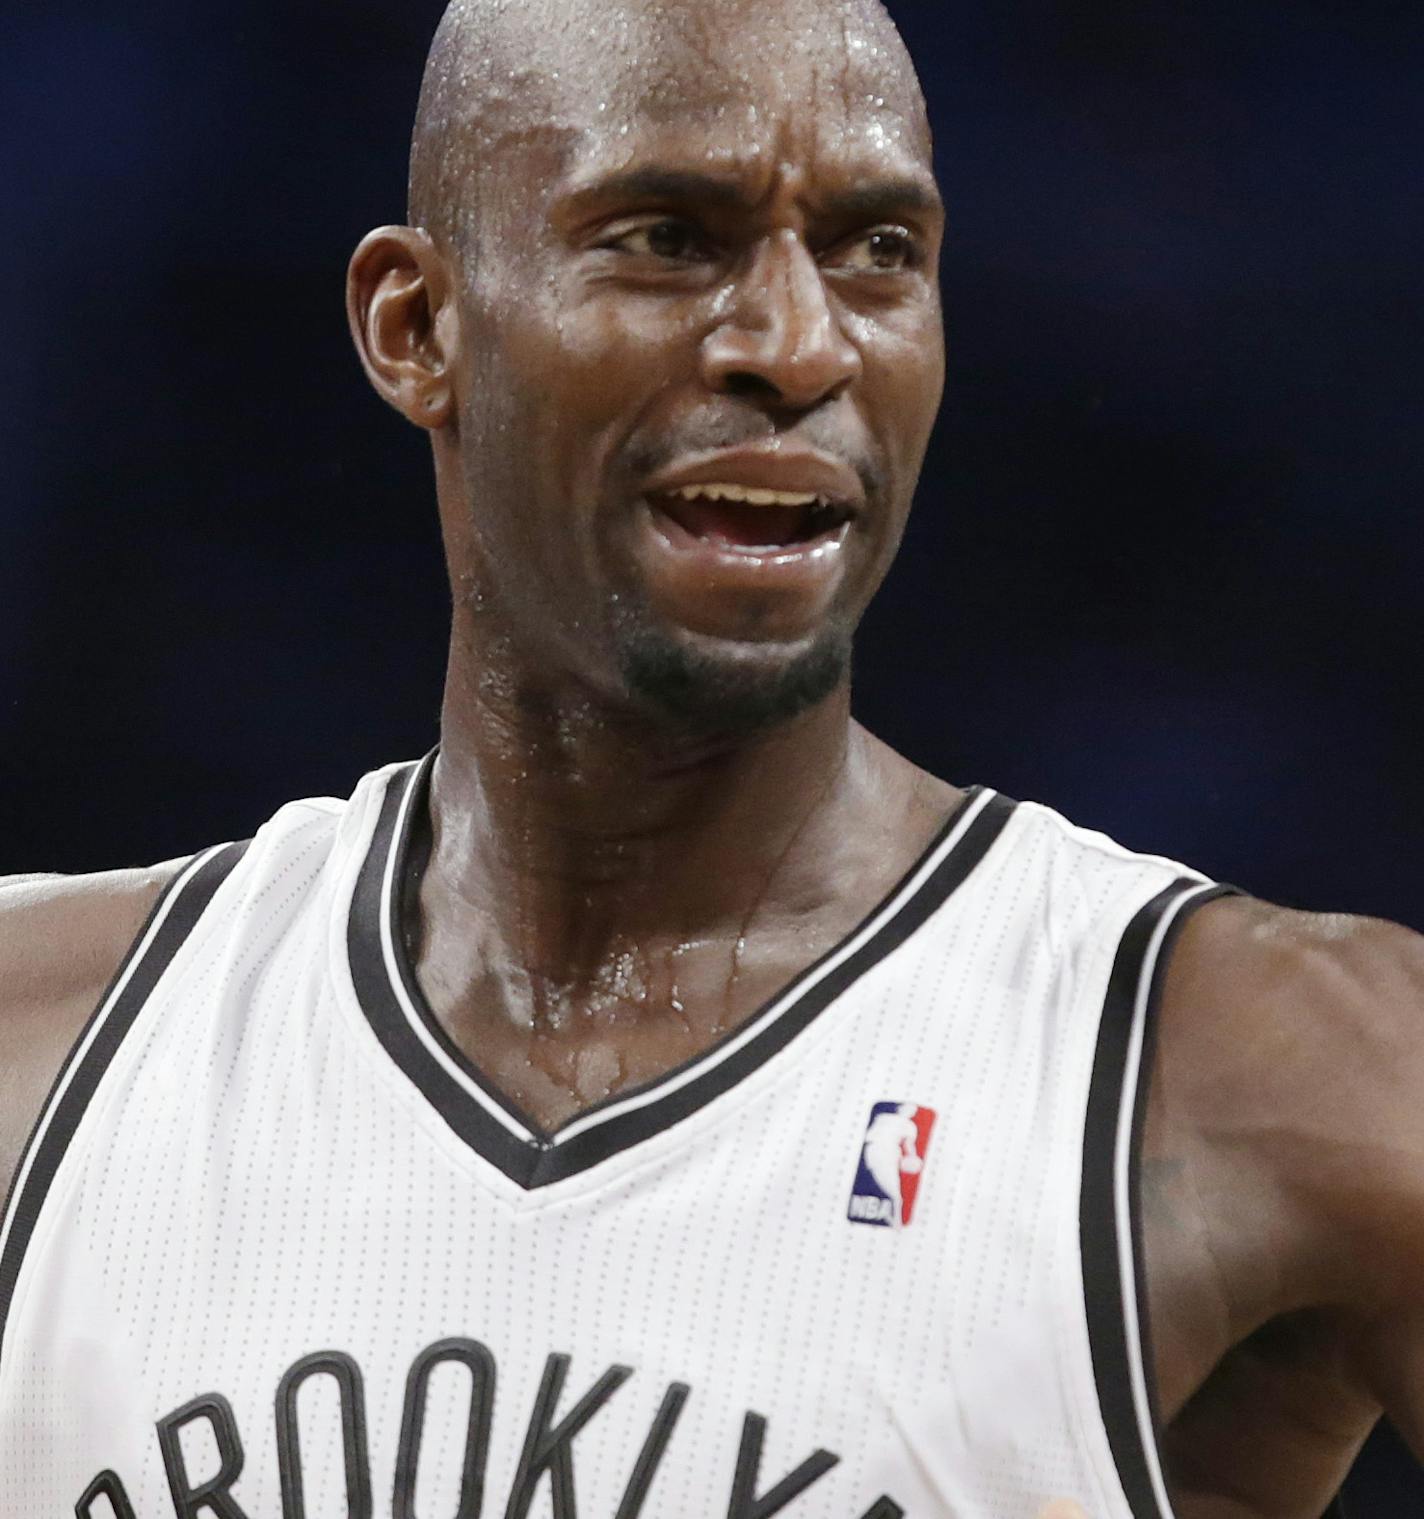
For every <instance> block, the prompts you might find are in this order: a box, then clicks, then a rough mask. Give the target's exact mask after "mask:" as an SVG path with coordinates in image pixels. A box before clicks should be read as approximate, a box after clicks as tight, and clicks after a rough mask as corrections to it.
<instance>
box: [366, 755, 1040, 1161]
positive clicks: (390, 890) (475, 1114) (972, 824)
mask: <svg viewBox="0 0 1424 1519" xmlns="http://www.w3.org/2000/svg"><path fill="white" fill-rule="evenodd" d="M434 763H435V754H434V752H432V753H431V754H429V755H427V756H426V757H425V759H424V760H422V761H419V762H418V763H415V764H412V765H410V766H407V767H406V768H405V769H403V770H397V771H395V772H393V773H392V775H391V777H390V779H389V781H388V783H387V787H386V792H385V795H384V797H383V798H382V801H381V804H380V814H379V817H378V819H377V822H376V827H375V832H374V834H373V836H372V839H371V843H370V846H369V848H368V850H367V853H366V857H365V860H364V862H363V864H362V866H361V870H360V874H359V875H358V877H357V881H356V887H355V892H354V894H353V897H352V902H351V913H350V918H349V920H348V924H347V948H348V952H349V955H350V963H351V975H352V980H353V982H354V984H355V988H356V995H357V998H358V999H359V1001H360V1004H361V1009H362V1012H363V1013H364V1014H365V1016H366V1018H367V1020H368V1021H369V1022H370V1024H371V1027H372V1029H373V1030H374V1031H375V1034H376V1036H377V1038H378V1039H379V1040H380V1042H381V1044H382V1045H383V1046H384V1047H385V1049H386V1052H387V1053H388V1054H389V1055H390V1057H391V1059H392V1060H394V1061H395V1062H396V1064H397V1065H399V1066H400V1067H401V1069H402V1070H403V1071H404V1072H405V1073H406V1075H407V1076H409V1077H410V1079H411V1080H412V1081H413V1082H414V1083H415V1084H416V1086H417V1087H419V1088H420V1090H421V1092H422V1093H424V1095H425V1097H426V1098H427V1099H428V1100H429V1102H430V1103H431V1104H432V1106H434V1108H435V1109H436V1111H437V1112H438V1113H439V1114H440V1116H441V1117H442V1118H443V1119H444V1120H445V1122H446V1123H447V1124H449V1126H450V1127H451V1128H452V1129H453V1130H454V1131H455V1133H456V1134H458V1135H459V1136H460V1138H461V1139H463V1140H464V1141H465V1143H466V1144H468V1145H469V1146H470V1147H471V1148H472V1149H474V1150H475V1151H477V1152H478V1153H479V1154H480V1155H482V1156H483V1157H484V1158H485V1159H486V1160H487V1161H489V1162H490V1164H492V1165H494V1166H496V1167H497V1168H498V1169H499V1170H500V1171H502V1172H503V1173H504V1174H505V1175H506V1176H507V1177H509V1179H510V1180H511V1181H513V1182H515V1183H516V1184H517V1185H519V1186H521V1187H523V1188H525V1189H526V1190H528V1191H534V1190H537V1189H538V1188H541V1187H547V1186H549V1185H551V1184H552V1183H554V1182H557V1181H562V1180H564V1179H565V1178H567V1177H570V1176H574V1175H576V1174H577V1173H579V1172H581V1171H586V1170H588V1169H589V1167H591V1166H596V1165H598V1164H599V1163H600V1162H601V1161H604V1160H606V1159H608V1158H609V1157H610V1156H613V1155H616V1154H619V1153H621V1152H622V1151H624V1150H627V1149H629V1148H631V1147H632V1146H634V1145H637V1144H639V1143H641V1142H642V1141H644V1140H647V1139H650V1138H652V1137H653V1136H654V1135H657V1134H660V1133H662V1132H664V1131H665V1130H666V1129H668V1128H670V1127H672V1125H674V1124H676V1123H678V1122H680V1121H681V1120H682V1119H684V1118H686V1117H688V1116H689V1115H690V1114H692V1113H694V1112H697V1111H698V1110H699V1109H701V1108H704V1107H706V1106H707V1104H708V1103H710V1102H712V1101H714V1100H715V1099H716V1098H717V1097H719V1096H720V1095H721V1094H722V1093H724V1092H726V1091H728V1090H730V1089H731V1088H732V1087H734V1086H736V1085H737V1084H738V1083H739V1082H740V1081H742V1080H743V1079H744V1078H745V1077H747V1076H749V1075H750V1074H751V1073H752V1072H753V1071H755V1070H757V1069H759V1068H760V1067H761V1066H763V1065H764V1064H765V1063H766V1062H767V1061H768V1060H770V1059H771V1057H772V1056H773V1055H775V1054H776V1053H777V1052H778V1051H779V1050H782V1049H784V1048H785V1047H786V1045H788V1044H789V1043H790V1042H791V1041H792V1040H793V1039H794V1038H795V1037H796V1036H797V1035H798V1034H800V1033H801V1032H802V1031H803V1030H804V1029H806V1028H807V1027H808V1026H809V1025H810V1024H811V1023H812V1022H814V1020H815V1019H816V1018H817V1017H818V1016H819V1015H820V1014H821V1013H822V1012H824V1011H825V1009H826V1008H828V1007H829V1006H830V1005H831V1004H832V1003H833V1002H834V1001H835V1000H836V999H837V998H838V997H840V996H841V995H842V994H843V993H844V992H845V991H846V990H847V989H848V988H849V987H850V986H852V985H853V984H854V983H855V982H856V981H857V980H859V979H860V977H862V976H863V975H865V974H866V972H867V971H869V970H870V969H871V968H872V967H873V966H875V965H877V964H878V963H879V962H880V961H882V960H883V959H885V957H886V956H887V955H889V954H890V953H891V952H892V951H893V950H895V949H896V948H898V946H900V945H901V944H903V943H904V942H905V940H906V939H908V938H909V937H910V935H911V934H913V933H914V932H915V930H916V929H917V928H919V927H920V926H921V925H922V924H923V923H924V922H925V921H926V920H927V919H928V918H929V917H930V916H931V915H932V914H933V913H934V912H935V911H936V910H937V909H938V908H939V907H940V906H941V905H942V904H943V903H944V902H945V900H946V899H947V898H948V897H949V895H950V894H951V893H952V892H953V891H954V890H955V889H956V888H957V887H958V886H959V885H960V884H961V883H962V882H963V881H964V880H965V879H966V878H967V877H968V875H969V874H970V872H971V871H972V870H973V869H974V868H975V866H976V865H977V864H978V863H979V862H980V860H982V859H983V858H984V856H985V854H987V853H988V851H989V848H990V846H991V845H992V844H993V842H994V840H995V839H996V838H997V837H998V836H999V834H1000V832H1001V831H1002V830H1003V827H1004V824H1005V823H1006V822H1007V821H1008V818H1009V815H1010V814H1011V813H1012V811H1013V808H1014V804H1013V803H1012V802H1010V801H1008V800H1007V799H1006V798H1004V797H1002V796H1000V795H998V794H997V793H996V792H993V791H989V790H987V789H985V788H983V787H974V788H973V789H971V790H970V791H969V792H968V793H966V795H965V797H964V800H963V801H962V802H961V803H960V805H959V806H958V807H957V808H956V809H955V811H954V812H953V813H952V814H951V815H950V817H949V818H948V819H947V820H946V821H945V823H944V825H943V826H942V827H941V828H940V830H939V832H938V833H937V834H936V835H935V837H934V839H933V840H932V841H931V843H930V844H929V846H928V847H927V848H926V849H925V850H924V852H923V853H922V854H921V856H920V858H919V859H918V860H917V861H916V863H915V864H914V865H913V866H912V867H911V868H910V870H909V871H908V872H907V873H906V874H905V875H904V876H903V877H902V878H901V880H900V882H899V884H898V885H897V886H895V887H894V888H893V889H892V890H891V891H890V892H889V893H888V894H887V895H886V896H885V897H884V898H883V899H882V900H881V902H880V903H879V905H878V906H876V907H875V908H874V909H873V910H872V911H871V912H870V913H869V914H868V915H867V916H866V917H865V918H863V919H862V920H861V922H860V924H859V926H858V927H857V928H855V929H853V930H852V931H851V932H850V933H849V934H847V935H846V937H845V938H843V939H842V940H841V941H840V943H838V944H837V945H836V946H835V947H834V948H832V949H830V950H828V951H827V952H826V953H825V954H824V955H822V956H821V957H820V959H818V960H817V961H816V962H815V963H814V964H812V965H810V966H809V967H807V969H806V970H804V971H802V972H801V974H800V975H799V976H797V977H796V978H795V979H794V980H793V981H792V982H791V983H790V984H789V985H788V986H787V987H785V988H784V989H783V990H782V991H780V992H779V993H777V995H776V996H774V997H772V998H771V999H770V1000H769V1001H767V1002H766V1003H764V1004H763V1005H762V1007H761V1008H760V1009H759V1010H758V1011H757V1012H756V1013H754V1014H753V1015H752V1016H751V1017H750V1018H748V1019H746V1020H745V1021H744V1022H742V1023H740V1024H738V1025H737V1027H736V1028H734V1029H732V1030H731V1031H730V1032H729V1033H727V1034H726V1035H725V1036H724V1037H723V1038H722V1039H720V1040H719V1041H718V1042H717V1043H716V1044H714V1045H712V1046H711V1047H710V1048H709V1049H706V1050H704V1051H703V1052H702V1053H701V1054H699V1055H696V1056H694V1057H693V1058H692V1059H691V1060H688V1061H685V1062H684V1063H683V1064H682V1065H679V1066H676V1067H674V1068H673V1069H672V1070H670V1071H667V1072H666V1073H664V1074H663V1075H661V1076H659V1077H658V1078H657V1079H656V1080H653V1081H650V1082H647V1083H645V1084H644V1085H641V1086H638V1087H634V1088H631V1089H629V1090H627V1091H623V1092H619V1093H618V1094H617V1095H616V1096H613V1097H610V1098H607V1099H605V1100H604V1101H603V1102H600V1103H597V1104H596V1105H594V1106H593V1107H589V1108H584V1109H582V1110H581V1111H579V1112H578V1113H577V1114H575V1115H574V1116H573V1117H572V1118H570V1119H569V1120H568V1121H567V1122H566V1123H564V1124H561V1125H560V1126H559V1127H558V1128H557V1129H555V1130H554V1131H553V1132H552V1133H546V1132H544V1131H542V1130H541V1129H539V1128H538V1127H537V1126H536V1125H535V1124H534V1122H533V1121H532V1120H531V1119H530V1117H529V1116H528V1114H526V1113H524V1112H522V1111H521V1110H520V1109H519V1108H518V1107H516V1106H515V1105H514V1104H513V1103H512V1102H511V1101H510V1100H509V1098H508V1097H506V1096H505V1095H504V1094H503V1093H502V1092H501V1091H499V1089H498V1088H497V1087H495V1086H494V1085H493V1084H492V1083H491V1082H490V1081H489V1080H488V1079H487V1078H486V1077H485V1076H484V1075H483V1074H482V1073H481V1072H480V1071H479V1070H478V1069H477V1068H476V1067H475V1066H474V1065H472V1064H471V1063H470V1061H469V1060H467V1059H466V1058H465V1056H464V1055H463V1054H462V1053H461V1052H460V1051H459V1049H457V1048H456V1046H455V1044H454V1043H453V1041H452V1040H451V1039H450V1037H449V1035H448V1034H447V1033H446V1032H445V1030H444V1029H443V1028H442V1027H441V1025H440V1022H439V1020H438V1019H437V1018H436V1017H435V1015H434V1013H433V1012H432V1011H431V1009H430V1006H429V1004H428V1003H427V1001H426V999H425V994H424V993H423V992H422V991H421V989H420V986H419V983H418V982H417V980H416V977H415V971H414V968H413V966H412V965H411V963H410V956H409V955H408V953H407V951H406V945H405V939H404V935H403V933H402V931H401V918H402V904H403V902H405V901H406V900H407V899H408V894H409V893H410V892H413V891H414V890H416V889H417V888H418V885H419V875H420V871H421V869H422V868H423V862H422V861H420V860H419V859H418V858H416V856H415V851H414V849H413V844H414V842H415V840H416V839H417V836H418V830H417V826H416V825H417V822H418V820H419V819H420V818H421V817H422V816H423V809H424V807H425V804H426V798H427V796H428V793H429V786H430V775H431V771H432V769H433V768H434Z"/></svg>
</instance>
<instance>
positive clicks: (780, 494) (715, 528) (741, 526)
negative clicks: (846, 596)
mask: <svg viewBox="0 0 1424 1519" xmlns="http://www.w3.org/2000/svg"><path fill="white" fill-rule="evenodd" d="M648 501H649V504H650V505H651V506H652V508H653V510H654V511H656V512H660V513H661V514H662V515H663V516H664V517H667V518H669V519H670V520H671V521H672V522H674V523H676V524H677V526H678V527H680V528H681V529H682V530H683V532H685V533H687V534H688V535H689V536H690V537H693V538H698V539H701V540H703V541H704V542H706V543H709V544H714V545H717V546H719V547H725V548H730V549H740V550H742V551H743V552H747V553H755V552H758V551H760V552H770V551H775V550H778V549H780V550H786V549H790V548H796V547H799V546H801V545H804V544H810V543H815V542H816V541H817V540H818V539H822V538H826V537H828V536H830V535H831V534H833V533H835V532H836V531H837V530H838V529H839V528H840V527H841V525H842V524H843V523H845V522H846V521H847V520H848V519H849V518H850V516H851V508H850V507H849V506H848V505H846V504H844V503H841V502H835V501H829V500H827V499H826V498H825V497H824V496H818V495H812V494H810V493H808V492H801V491H776V490H758V489H755V488H753V487H751V486H745V485H731V484H720V483H714V484H709V485H685V486H681V487H679V488H678V489H676V490H672V491H667V492H660V493H658V494H655V495H651V496H649V497H648Z"/></svg>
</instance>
